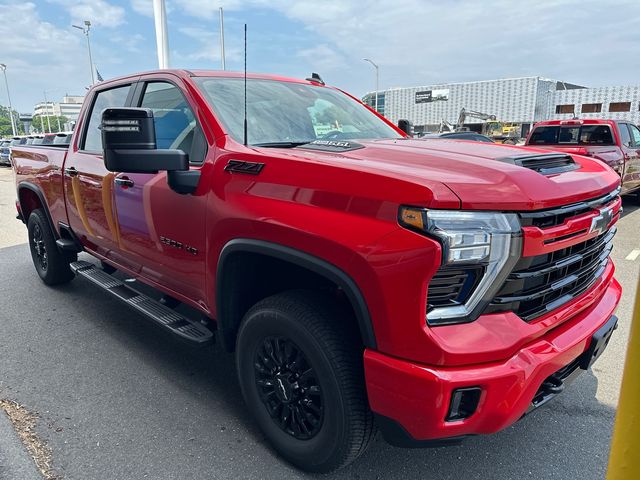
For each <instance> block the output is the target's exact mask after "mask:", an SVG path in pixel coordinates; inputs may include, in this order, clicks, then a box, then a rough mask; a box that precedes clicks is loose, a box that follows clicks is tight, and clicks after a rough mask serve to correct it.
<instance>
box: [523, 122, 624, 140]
mask: <svg viewBox="0 0 640 480" xmlns="http://www.w3.org/2000/svg"><path fill="white" fill-rule="evenodd" d="M529 145H613V135H612V134H611V129H610V128H609V125H582V126H573V125H571V126H566V127H565V126H558V125H549V126H541V127H537V128H536V129H534V130H533V132H532V133H531V138H530V139H529Z"/></svg>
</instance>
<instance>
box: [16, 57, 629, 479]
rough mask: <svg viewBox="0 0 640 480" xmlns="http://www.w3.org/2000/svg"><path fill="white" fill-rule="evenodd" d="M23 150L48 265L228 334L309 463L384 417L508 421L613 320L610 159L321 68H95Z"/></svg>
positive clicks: (492, 424)
mask: <svg viewBox="0 0 640 480" xmlns="http://www.w3.org/2000/svg"><path fill="white" fill-rule="evenodd" d="M245 82H246V83H245ZM12 155H13V166H14V169H15V173H16V182H17V203H16V207H17V211H18V217H19V218H20V219H22V221H23V222H25V223H26V225H27V229H28V238H29V248H30V251H31V255H32V258H33V262H34V266H35V269H36V271H37V273H38V275H39V276H40V278H41V279H42V280H43V281H44V283H45V284H48V285H55V284H63V283H65V282H69V281H71V280H72V279H73V278H74V277H79V279H78V280H76V281H89V282H92V283H93V284H94V285H95V286H96V288H101V289H103V290H104V291H106V292H108V293H109V294H111V295H113V296H114V297H115V298H117V299H119V300H121V301H122V302H123V303H124V304H125V305H127V306H129V307H131V309H133V310H134V311H136V312H138V313H139V314H140V315H142V316H144V317H146V318H148V319H149V320H151V321H152V322H154V323H155V324H157V326H159V327H160V328H163V329H165V330H167V331H168V332H171V333H172V334H174V335H176V337H178V338H181V339H183V340H185V341H189V342H192V343H193V344H194V345H203V344H209V343H213V342H216V343H217V344H219V345H220V346H221V347H222V348H224V349H226V350H228V351H229V352H233V353H234V355H235V359H236V365H237V374H238V380H239V383H240V386H241V390H242V393H243V396H244V400H245V402H246V405H247V407H248V408H249V410H250V411H251V412H252V414H253V415H254V418H255V420H256V423H257V424H258V425H259V427H260V428H261V429H262V431H263V432H264V435H265V436H266V438H267V439H268V441H269V442H270V444H271V445H273V447H274V448H275V449H276V450H277V451H278V452H279V453H280V454H281V455H282V456H283V457H284V458H285V459H287V460H288V461H290V462H292V463H293V464H294V465H296V466H297V467H299V468H301V469H304V470H308V471H315V472H328V471H332V470H335V469H337V468H339V467H341V466H343V465H346V464H347V463H349V462H351V461H353V460H354V459H355V458H357V457H358V456H359V455H360V454H362V452H364V451H365V449H366V447H367V445H368V443H369V442H370V440H371V439H372V438H373V435H374V433H375V432H376V430H377V429H379V430H381V431H382V434H383V435H384V437H385V438H386V439H387V440H388V441H389V442H390V443H392V444H395V445H401V446H420V445H427V446H428V445H442V444H451V443H457V442H460V441H461V440H462V439H463V438H464V437H466V436H469V435H477V434H489V433H493V432H497V431H499V430H502V429H504V428H506V427H507V426H509V425H511V424H513V423H514V422H516V421H517V420H518V419H520V418H521V417H522V416H523V415H525V414H526V413H527V412H530V411H531V410H533V409H535V408H537V407H540V406H541V405H544V404H545V403H546V402H548V401H549V400H551V399H553V398H554V397H555V396H556V395H558V394H559V393H560V392H561V391H563V389H564V387H565V385H567V384H568V383H570V381H571V380H572V379H573V378H574V377H575V376H576V375H578V374H579V373H580V372H583V371H585V370H587V369H588V368H589V367H590V365H591V364H592V363H593V362H594V361H595V360H596V359H597V358H598V356H599V355H600V354H601V353H602V351H603V350H604V349H605V347H606V345H607V342H608V340H609V338H610V336H611V334H612V332H613V330H614V329H615V327H616V322H617V318H616V316H615V310H616V307H617V305H618V302H619V300H620V295H621V288H620V285H619V283H618V282H617V281H616V279H615V278H614V265H613V263H612V261H611V260H610V258H609V253H610V251H611V248H612V240H613V237H614V235H615V231H616V226H615V223H616V221H617V220H618V218H619V216H620V204H621V201H620V196H619V193H620V188H619V187H620V178H619V176H618V174H616V172H614V171H613V170H612V169H611V168H609V167H608V166H607V165H605V164H604V163H602V162H599V161H596V160H594V159H592V158H587V157H584V156H580V155H574V154H562V153H554V152H547V153H545V152H542V153H541V151H540V150H539V149H536V150H528V149H526V148H519V147H512V146H506V145H495V144H491V143H480V142H460V141H446V140H442V141H437V142H436V141H434V142H426V141H423V140H417V139H412V138H410V137H409V136H408V135H407V134H406V133H405V132H404V131H403V130H401V129H399V128H397V127H396V126H394V125H393V124H391V123H389V122H388V121H387V120H386V119H385V118H383V117H381V116H379V115H378V114H377V113H375V112H374V111H372V110H371V109H369V108H368V107H366V106H364V105H363V104H362V103H360V102H359V101H358V100H356V99H355V98H353V97H351V96H350V95H347V94H345V93H343V92H342V91H340V90H338V89H336V88H332V87H329V86H326V85H325V84H324V83H323V82H322V81H321V80H320V79H319V77H318V76H313V77H312V78H311V79H308V80H295V79H288V78H282V77H276V76H267V75H257V74H251V75H248V76H246V77H243V76H242V75H241V74H237V73H232V72H211V71H186V70H161V71H152V72H146V73H139V74H135V75H130V76H126V77H122V78H118V79H114V80H110V81H106V82H100V83H99V84H97V85H95V86H94V87H92V89H91V90H90V91H89V92H88V94H87V97H86V100H85V103H84V105H83V107H82V110H81V112H80V116H79V119H78V123H77V126H76V129H75V131H74V133H73V137H72V139H71V144H70V145H69V146H68V148H63V147H62V146H58V145H38V146H22V147H14V148H13V151H12ZM81 252H82V253H81ZM80 253H81V257H78V255H79V254H80ZM116 270H117V271H116ZM130 279H133V280H136V281H138V282H140V283H144V284H146V285H147V286H150V287H152V289H147V288H146V287H145V288H143V289H140V288H136V287H135V283H131V282H130V281H125V280H130ZM141 290H142V291H141ZM58 291H59V292H60V293H61V294H62V293H63V292H64V290H58ZM145 292H146V293H145ZM150 292H156V293H157V295H156V294H154V293H150ZM87 301H88V302H90V301H91V299H87ZM179 303H183V304H186V305H187V306H188V307H191V310H193V311H194V312H196V313H195V314H193V315H190V314H186V313H180V312H184V311H185V310H188V309H184V308H183V309H176V306H177V305H178V304H179ZM123 314H125V311H124V310H123ZM132 321H135V318H132ZM564 390H565V391H566V393H565V395H571V389H570V388H567V389H564ZM553 428H558V425H553ZM514 453H518V454H520V453H521V452H512V453H511V454H514ZM502 454H504V455H509V454H510V453H509V452H502Z"/></svg>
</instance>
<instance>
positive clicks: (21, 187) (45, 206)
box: [18, 182, 60, 240]
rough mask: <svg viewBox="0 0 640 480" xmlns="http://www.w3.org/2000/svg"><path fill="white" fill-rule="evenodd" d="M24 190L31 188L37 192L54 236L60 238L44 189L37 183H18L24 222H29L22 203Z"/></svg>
mask: <svg viewBox="0 0 640 480" xmlns="http://www.w3.org/2000/svg"><path fill="white" fill-rule="evenodd" d="M22 190H31V191H32V192H33V193H35V194H36V196H37V197H38V200H39V201H40V205H41V207H40V208H42V210H44V214H45V216H46V217H47V222H48V223H49V228H50V229H51V233H53V236H54V238H55V239H56V240H57V239H58V238H60V236H59V235H58V230H56V228H55V226H54V223H53V219H52V218H51V213H49V205H48V204H47V201H46V200H45V198H44V194H43V193H42V190H40V188H39V187H38V186H37V185H34V184H33V183H31V182H20V183H19V184H18V201H19V202H20V211H21V213H22V218H23V221H24V223H25V224H26V223H27V222H29V217H28V216H27V215H25V214H24V205H23V204H22V197H21V195H20V194H21V192H22Z"/></svg>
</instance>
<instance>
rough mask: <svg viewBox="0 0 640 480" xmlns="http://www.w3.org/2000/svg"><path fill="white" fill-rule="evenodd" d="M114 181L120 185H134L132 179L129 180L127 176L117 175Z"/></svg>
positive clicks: (128, 186)
mask: <svg viewBox="0 0 640 480" xmlns="http://www.w3.org/2000/svg"><path fill="white" fill-rule="evenodd" d="M114 181H115V182H116V185H120V186H121V187H127V188H130V187H133V186H134V185H135V183H134V182H133V180H131V179H130V178H128V177H121V178H120V177H118V178H116V179H115V180H114Z"/></svg>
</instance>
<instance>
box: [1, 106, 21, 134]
mask: <svg viewBox="0 0 640 480" xmlns="http://www.w3.org/2000/svg"><path fill="white" fill-rule="evenodd" d="M13 121H14V122H15V125H16V133H17V134H19V135H20V134H22V133H24V129H23V128H22V124H21V123H20V120H19V114H18V112H16V111H15V110H14V111H13ZM11 136H13V131H12V129H11V117H9V109H8V108H7V107H4V106H2V105H0V138H6V137H11Z"/></svg>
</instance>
